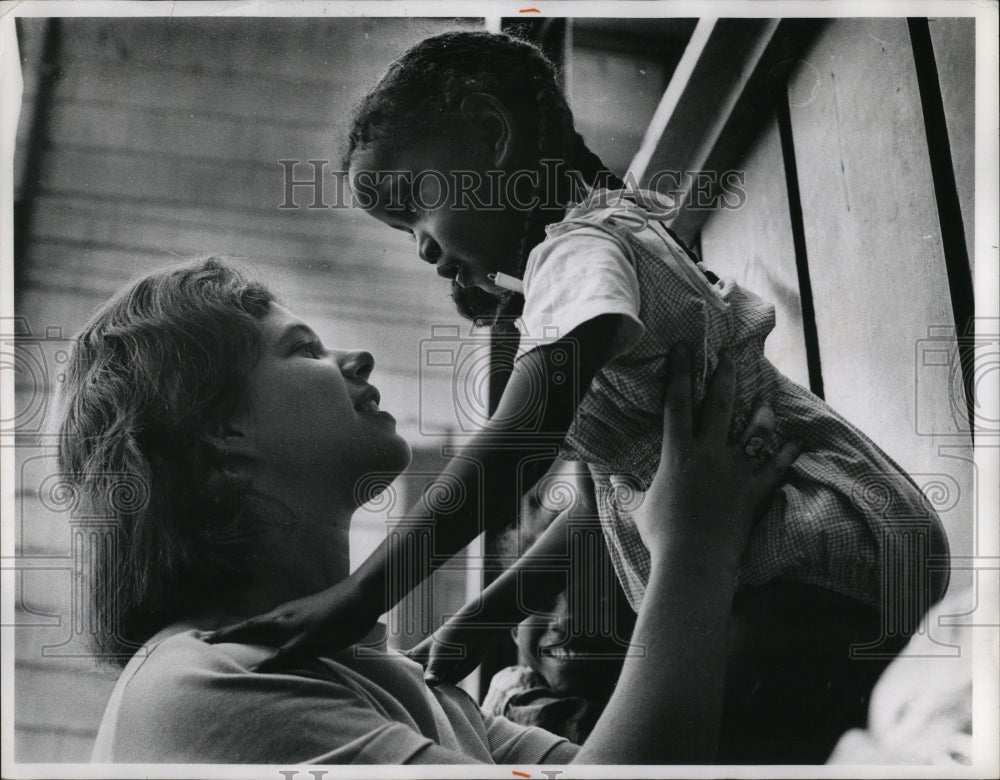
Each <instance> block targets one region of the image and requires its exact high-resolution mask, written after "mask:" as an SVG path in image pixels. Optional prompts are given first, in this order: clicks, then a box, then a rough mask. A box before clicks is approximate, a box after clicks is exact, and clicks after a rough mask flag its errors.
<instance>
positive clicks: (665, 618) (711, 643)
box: [574, 550, 734, 764]
mask: <svg viewBox="0 0 1000 780" xmlns="http://www.w3.org/2000/svg"><path fill="white" fill-rule="evenodd" d="M733 592H734V586H733V575H732V573H731V572H728V571H720V570H713V569H712V568H711V567H707V566H704V565H701V564H699V563H697V562H696V561H693V560H692V559H691V557H690V556H688V555H686V554H685V553H684V552H683V551H681V550H676V551H673V552H671V553H670V554H668V555H665V556H662V557H660V558H659V560H657V558H656V557H654V561H653V566H652V570H651V572H650V578H649V582H648V584H647V587H646V595H645V597H644V599H643V602H642V606H641V608H640V610H639V617H638V621H637V623H636V627H635V632H634V633H633V636H632V643H631V644H632V652H637V651H641V652H642V656H641V657H638V656H630V657H629V658H627V659H626V661H625V664H624V666H623V668H622V673H621V677H620V678H619V681H618V685H617V686H616V688H615V692H614V694H613V695H612V697H611V700H610V701H609V702H608V705H607V707H606V708H605V710H604V713H603V714H602V715H601V718H600V719H599V720H598V722H597V724H596V726H595V727H594V730H593V732H591V735H590V738H589V739H588V740H587V741H586V743H585V744H584V745H583V748H582V749H581V751H580V753H579V754H578V755H577V757H576V759H575V761H574V763H585V764H622V763H625V764H694V763H705V762H711V761H713V760H714V758H715V752H716V748H717V743H718V736H719V724H720V720H721V716H722V697H723V686H724V679H725V667H726V634H727V630H728V625H729V615H730V612H731V609H732V601H733ZM695 594H696V595H695Z"/></svg>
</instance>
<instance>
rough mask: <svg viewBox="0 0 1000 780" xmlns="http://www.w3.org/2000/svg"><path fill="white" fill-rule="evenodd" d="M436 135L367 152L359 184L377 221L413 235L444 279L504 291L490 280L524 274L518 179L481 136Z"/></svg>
mask: <svg viewBox="0 0 1000 780" xmlns="http://www.w3.org/2000/svg"><path fill="white" fill-rule="evenodd" d="M429 135H430V137H428V138H426V139H425V140H424V141H422V142H418V143H414V144H408V145H406V147H405V148H400V147H397V146H395V145H393V144H392V142H391V141H388V140H381V141H379V142H377V143H375V144H373V145H371V146H368V147H363V148H359V149H358V150H356V151H355V152H354V155H353V157H352V160H351V171H350V180H351V186H352V188H353V190H354V192H355V195H356V196H357V197H358V199H359V201H362V202H361V205H362V207H363V208H365V210H366V211H368V213H369V214H371V215H372V216H373V217H375V219H377V220H379V221H380V222H383V223H385V224H386V225H389V226H390V227H392V228H396V229H397V230H402V231H404V232H406V233H409V234H410V235H412V236H413V238H414V241H415V243H416V249H417V255H418V256H419V257H420V259H421V260H423V261H424V262H426V263H429V264H430V265H433V266H434V268H435V270H436V271H437V273H438V275H440V276H442V277H444V278H446V279H450V280H454V282H455V283H456V284H457V285H459V286H460V287H479V288H481V289H483V290H486V291H487V292H490V293H493V294H499V293H501V292H503V291H502V289H501V288H499V287H497V286H496V285H494V284H493V283H492V282H491V281H490V280H489V278H488V275H489V274H492V273H494V272H496V271H502V272H504V273H507V274H513V275H519V274H517V272H516V269H517V266H518V264H519V260H520V254H521V237H522V235H523V233H524V224H525V216H526V211H525V210H524V209H522V208H519V207H516V206H512V205H510V203H509V201H508V198H507V196H506V194H505V192H504V190H505V187H506V185H507V182H508V181H510V178H511V174H510V173H508V172H505V171H501V170H499V169H496V166H495V165H494V164H493V154H492V152H491V148H490V146H489V145H488V144H487V143H485V142H484V141H483V140H482V139H480V138H479V137H478V136H476V135H475V134H474V133H460V132H457V131H446V132H444V133H443V134H441V135H437V134H429ZM523 178H524V177H522V179H523ZM522 184H523V181H522Z"/></svg>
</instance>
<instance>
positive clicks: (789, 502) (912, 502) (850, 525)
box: [525, 192, 948, 619]
mask: <svg viewBox="0 0 1000 780" xmlns="http://www.w3.org/2000/svg"><path fill="white" fill-rule="evenodd" d="M601 197H603V199H604V200H603V205H596V206H595V205H593V204H594V203H595V198H601ZM596 202H599V203H600V201H596ZM607 202H608V193H607V192H599V193H595V194H594V197H593V198H591V199H590V201H589V203H584V204H581V205H580V206H578V207H576V208H574V209H572V210H571V211H570V212H569V213H568V214H567V215H566V218H565V220H563V221H562V222H560V223H558V224H556V225H553V226H550V228H549V234H550V235H552V236H556V235H565V234H567V233H569V232H571V231H576V230H580V229H581V228H586V229H587V230H586V231H584V232H581V234H580V236H581V240H590V241H593V238H589V239H588V237H587V233H592V231H593V229H595V228H597V229H599V230H601V231H604V232H605V233H607V234H609V235H611V236H612V237H614V238H615V239H616V242H617V243H618V244H619V246H621V248H622V250H623V253H624V257H625V258H626V261H627V262H630V263H631V264H632V265H633V267H634V269H635V272H636V274H637V276H638V281H639V289H640V291H641V300H640V307H639V311H640V319H641V320H642V322H643V324H644V325H645V332H644V333H643V335H642V337H641V338H640V340H639V341H638V342H637V343H636V344H635V345H634V346H633V347H632V348H631V349H630V350H629V351H628V352H626V353H625V354H623V355H621V356H619V357H617V358H615V359H614V360H613V361H612V362H611V363H609V364H608V365H607V366H605V368H604V369H602V370H601V371H600V372H599V373H598V374H597V376H596V377H595V379H594V381H593V383H592V385H591V387H590V389H589V390H588V392H587V393H586V395H585V396H584V398H583V401H582V402H581V404H580V407H579V409H578V410H577V415H576V418H575V420H574V421H573V424H572V426H571V427H570V430H569V432H568V433H567V436H566V440H565V443H564V446H563V452H562V455H563V457H566V458H569V459H575V460H582V461H585V462H586V463H588V464H589V465H590V468H591V472H592V473H593V475H594V480H595V484H596V487H597V499H598V506H599V511H600V514H601V521H602V526H603V528H604V533H605V537H606V539H607V542H608V547H609V549H610V552H611V557H612V560H613V562H614V565H615V571H616V572H617V574H618V577H619V579H620V580H621V582H622V585H623V587H624V589H625V592H626V593H627V595H628V598H629V601H630V602H631V604H632V606H633V608H635V609H638V605H639V603H640V602H641V600H642V596H643V593H644V591H645V583H646V581H647V580H648V577H649V564H650V560H649V553H648V551H647V550H646V548H645V546H644V545H643V543H642V540H641V538H640V536H639V533H638V530H637V529H636V526H635V523H634V522H633V521H632V519H631V517H630V514H629V513H630V511H631V509H634V507H635V502H637V501H640V500H641V498H642V492H643V491H644V490H645V489H646V488H648V486H649V483H650V482H651V480H652V478H653V476H654V475H655V473H656V469H657V467H658V465H659V455H660V444H661V440H662V435H663V400H664V399H663V396H664V381H663V377H664V372H665V361H666V356H667V354H668V353H669V351H670V348H671V346H672V345H673V344H674V343H675V342H678V341H684V342H685V343H687V344H688V345H689V346H690V347H691V348H692V350H693V352H694V366H695V388H694V396H695V400H696V401H699V402H700V400H701V398H702V397H703V395H704V388H705V380H706V378H707V377H708V376H710V375H711V373H712V372H713V371H714V370H715V366H716V364H717V362H718V354H719V351H720V350H721V349H722V348H724V347H725V348H728V349H729V350H730V353H731V354H732V356H733V358H734V360H735V362H736V366H737V372H738V385H737V389H736V403H735V410H734V414H733V422H732V429H731V432H732V433H733V434H734V435H737V434H739V433H740V432H741V431H742V430H743V428H744V427H745V425H746V423H747V421H748V418H749V414H750V412H751V411H752V407H753V403H754V400H755V399H757V398H761V399H763V400H765V401H766V402H767V403H768V404H769V405H770V406H771V408H772V409H773V410H774V413H775V416H776V418H777V424H776V428H775V435H774V438H773V440H772V442H770V443H769V448H770V451H771V452H772V453H773V451H774V447H775V445H776V444H777V443H779V442H784V441H789V440H792V439H799V440H801V441H802V442H803V454H802V455H801V456H800V457H799V459H798V460H797V461H796V462H795V464H794V465H793V466H792V468H791V471H790V474H789V475H788V478H787V482H786V484H784V485H783V486H782V487H781V488H780V490H779V491H778V492H777V493H776V495H775V497H774V498H773V500H772V501H771V503H770V505H769V506H768V507H767V508H766V510H765V511H764V516H763V518H762V520H761V522H759V523H758V525H757V527H756V529H755V532H754V535H753V537H752V539H751V543H750V547H749V550H748V552H747V554H746V557H745V558H744V561H743V563H742V565H741V568H740V570H739V573H738V584H739V585H743V586H746V585H759V584H762V583H765V582H767V581H769V580H773V579H777V578H786V579H792V580H797V581H801V582H805V583H810V584H814V585H819V586H822V587H825V588H829V589H831V590H833V591H836V592H839V593H842V594H844V595H846V596H850V597H853V598H856V599H859V600H861V601H863V602H865V603H867V604H870V605H872V606H873V607H876V608H881V609H883V610H886V609H892V610H894V611H900V614H904V613H905V614H906V615H909V614H910V613H912V612H915V613H916V619H919V614H920V613H922V612H923V610H924V609H926V608H927V607H928V606H929V605H930V603H932V602H933V601H936V600H938V599H939V598H940V597H941V596H943V594H944V590H945V588H946V586H947V572H941V571H940V570H939V571H938V574H937V576H936V577H933V576H931V573H930V572H929V569H928V566H927V558H928V556H929V555H933V556H946V555H947V550H948V543H947V539H946V537H945V534H944V529H943V527H942V525H941V522H940V520H939V518H938V517H937V515H936V514H935V513H934V511H933V510H932V509H931V508H930V506H929V503H928V502H927V501H926V500H925V498H924V496H923V495H922V493H921V492H920V490H919V488H918V487H917V486H916V485H915V484H914V483H913V482H912V481H911V480H910V479H909V477H908V476H907V475H906V474H905V473H904V472H903V471H902V470H901V469H900V468H899V466H897V465H896V464H895V463H894V462H893V461H892V459H890V458H889V457H888V456H887V455H886V454H885V453H884V452H882V451H881V450H880V449H879V448H878V447H877V446H876V445H875V444H874V443H873V442H872V441H871V440H870V439H868V438H867V437H866V436H865V435H864V434H863V433H862V432H861V431H859V430H858V429H857V428H855V427H854V426H852V425H851V424H850V423H848V422H847V421H846V420H844V419H843V418H842V417H840V416H839V415H838V414H837V413H836V412H834V411H833V410H832V409H831V408H830V407H829V406H827V405H826V404H825V403H823V401H821V400H820V399H819V398H817V397H816V396H814V395H812V394H811V393H810V392H809V391H807V390H805V389H804V388H802V387H800V386H798V385H796V384H795V383H794V382H792V381H791V380H789V379H788V378H786V377H785V376H783V375H782V374H781V373H779V372H778V370H777V369H775V368H774V367H773V366H772V365H771V364H770V363H769V362H768V361H767V360H766V359H765V357H764V339H765V338H766V337H767V334H768V333H769V332H770V331H771V330H772V329H773V327H774V307H773V306H771V305H770V304H769V303H766V302H765V301H763V300H761V299H760V298H759V297H757V296H756V295H754V294H753V293H751V292H749V291H747V290H744V289H742V288H741V287H740V286H739V285H737V284H736V283H735V282H732V281H729V280H725V281H722V282H719V283H717V284H712V283H710V282H709V281H708V279H707V278H706V276H705V274H704V273H702V272H701V270H700V269H699V268H698V266H696V265H695V263H694V261H693V260H692V259H691V258H690V257H689V256H688V254H687V252H686V251H685V250H684V249H683V247H681V246H680V245H678V244H677V242H676V241H674V240H673V238H672V237H671V236H670V235H669V234H668V233H667V231H665V230H664V229H663V227H662V225H661V224H660V223H659V222H657V221H656V220H655V217H657V216H661V215H659V214H657V212H656V211H655V210H653V209H651V208H650V207H649V205H648V204H646V206H645V207H643V206H637V205H635V204H633V203H629V202H619V203H618V204H617V205H613V206H608V205H606V204H607ZM529 263H530V260H529ZM566 295H567V298H568V299H569V302H568V304H567V305H570V306H571V305H572V291H571V290H567V291H566ZM530 305H531V301H530V296H529V299H528V300H526V301H525V309H526V310H527V309H528V307H529V306H530ZM938 565H940V564H938Z"/></svg>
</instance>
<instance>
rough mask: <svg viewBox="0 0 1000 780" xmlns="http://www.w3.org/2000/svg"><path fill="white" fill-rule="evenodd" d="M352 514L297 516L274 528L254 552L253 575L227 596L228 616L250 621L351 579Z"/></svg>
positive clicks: (251, 568) (260, 539)
mask: <svg viewBox="0 0 1000 780" xmlns="http://www.w3.org/2000/svg"><path fill="white" fill-rule="evenodd" d="M349 534H350V514H347V515H346V516H339V517H336V516H330V515H328V514H322V515H320V514H316V515H313V516H303V515H302V513H296V514H295V518H294V520H292V521H291V522H290V523H288V524H284V525H276V526H274V527H270V528H268V529H267V531H266V532H265V533H263V534H261V535H260V537H258V539H257V540H256V542H255V545H254V552H253V553H251V563H250V573H249V575H248V576H247V577H246V578H245V579H244V580H243V582H241V583H239V585H238V587H235V588H232V589H230V590H229V593H228V594H227V596H226V598H225V601H224V604H223V607H224V609H225V610H226V612H228V613H229V614H232V615H238V616H251V615H257V614H261V613H263V612H267V611H269V610H272V609H274V608H275V607H277V606H279V605H281V604H283V603H285V602H287V601H292V600H294V599H298V598H302V597H304V596H309V595H312V594H313V593H318V592H320V591H322V590H326V589H327V588H330V587H332V586H334V585H336V584H337V583H338V582H340V581H342V580H344V579H346V578H347V576H348V575H349V574H350V540H349Z"/></svg>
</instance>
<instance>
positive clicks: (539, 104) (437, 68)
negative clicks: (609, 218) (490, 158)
mask: <svg viewBox="0 0 1000 780" xmlns="http://www.w3.org/2000/svg"><path fill="white" fill-rule="evenodd" d="M476 92H484V93H487V94H490V95H492V96H493V97H495V98H496V99H498V100H499V101H500V102H501V103H503V104H504V106H506V108H507V109H508V110H509V111H510V113H511V115H512V116H513V117H514V121H515V123H516V125H517V126H518V129H519V130H520V133H521V136H522V137H523V138H526V139H529V142H528V148H525V149H522V154H523V155H524V156H525V157H526V158H527V159H529V160H530V161H531V162H532V163H533V164H534V165H536V166H538V167H539V169H540V168H541V161H542V160H551V161H559V162H562V163H563V165H562V166H561V167H560V170H559V176H556V177H554V178H555V181H554V182H552V183H553V184H554V185H555V187H556V191H555V192H549V193H536V195H538V201H539V202H544V203H549V202H554V203H559V204H561V206H562V208H555V209H540V208H534V209H531V210H528V211H526V213H525V223H524V231H523V233H522V238H521V257H520V258H519V265H520V268H521V270H522V271H523V269H524V265H525V263H526V262H527V259H528V254H529V253H530V251H531V249H532V248H533V247H535V246H536V245H537V244H539V243H541V241H543V240H544V238H545V226H546V225H547V224H549V223H551V222H555V221H558V220H559V219H562V217H563V214H564V210H565V206H566V205H568V204H569V203H570V202H572V201H574V200H576V199H578V197H579V196H580V195H581V194H582V193H580V192H579V186H578V185H579V183H580V182H581V180H582V182H583V183H585V184H587V185H588V186H592V187H606V188H609V189H618V188H622V187H623V186H624V184H623V183H622V181H621V179H619V178H618V177H617V176H615V174H614V173H612V172H611V171H610V170H609V169H608V167H607V166H606V165H605V164H604V163H603V162H601V160H600V158H599V157H598V156H597V155H596V154H594V153H593V152H592V151H591V150H590V149H589V148H588V147H587V144H586V143H585V142H584V140H583V137H582V136H581V135H580V134H579V133H578V132H576V129H575V128H574V125H573V114H572V112H571V111H570V108H569V105H568V104H567V102H566V98H565V97H564V96H563V93H562V90H561V89H560V87H559V81H558V78H557V70H556V68H555V66H554V65H553V64H552V62H551V61H549V60H548V59H547V58H546V57H545V55H544V54H543V53H542V51H541V50H540V49H538V48H537V47H536V46H534V45H533V44H531V43H527V42H525V41H522V40H518V39H517V38H513V37H511V36H509V35H505V34H503V33H490V32H483V31H458V32H447V33H443V34H441V35H436V36H433V37H431V38H427V39H426V40H423V41H421V42H420V43H418V44H416V45H415V46H414V47H412V48H411V49H409V50H408V51H407V52H406V53H405V54H403V55H402V56H401V57H400V58H399V59H398V60H396V61H395V62H393V63H392V64H391V65H390V66H389V70H388V71H387V72H386V74H385V75H384V76H383V77H382V78H381V80H380V81H379V82H378V83H377V84H376V85H375V87H374V88H373V89H372V90H371V91H370V92H369V93H368V94H367V95H366V96H365V97H364V98H363V100H362V101H361V103H360V104H359V105H358V107H357V109H356V110H355V114H354V120H353V123H352V127H351V130H350V133H349V135H348V147H347V150H346V153H345V158H344V167H345V168H349V167H350V162H351V158H352V156H353V154H354V152H355V150H357V149H360V148H365V147H368V146H371V145H372V144H375V143H378V142H380V141H382V140H384V139H391V140H392V142H393V143H396V144H405V143H410V142H413V141H416V140H419V138H420V137H421V134H423V133H426V132H427V131H428V130H429V129H430V128H433V127H434V126H435V125H436V124H437V123H439V122H441V121H448V120H449V119H453V118H454V117H456V116H458V115H459V111H460V107H461V104H462V100H463V99H464V98H465V97H466V96H467V95H469V94H472V93H476ZM530 139H534V140H533V142H532V141H531V140H530ZM531 147H533V148H531ZM570 172H573V175H570ZM542 180H543V181H548V180H549V179H547V178H546V177H542ZM456 292H457V294H456ZM453 297H455V299H456V301H455V302H456V304H457V305H458V308H459V311H460V312H461V313H462V314H463V315H464V316H466V317H468V318H469V319H473V320H476V321H477V322H478V323H479V324H490V323H491V322H492V324H494V325H497V324H498V323H499V322H503V321H506V320H509V318H510V317H511V316H513V315H516V314H518V313H519V310H518V308H517V307H518V306H519V304H520V303H521V302H522V301H521V298H520V296H515V295H510V294H508V295H505V296H502V297H501V296H494V295H490V294H489V293H487V292H485V291H483V290H480V289H478V288H468V289H465V288H458V290H457V291H456V290H455V289H453ZM498 317H499V319H498Z"/></svg>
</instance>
